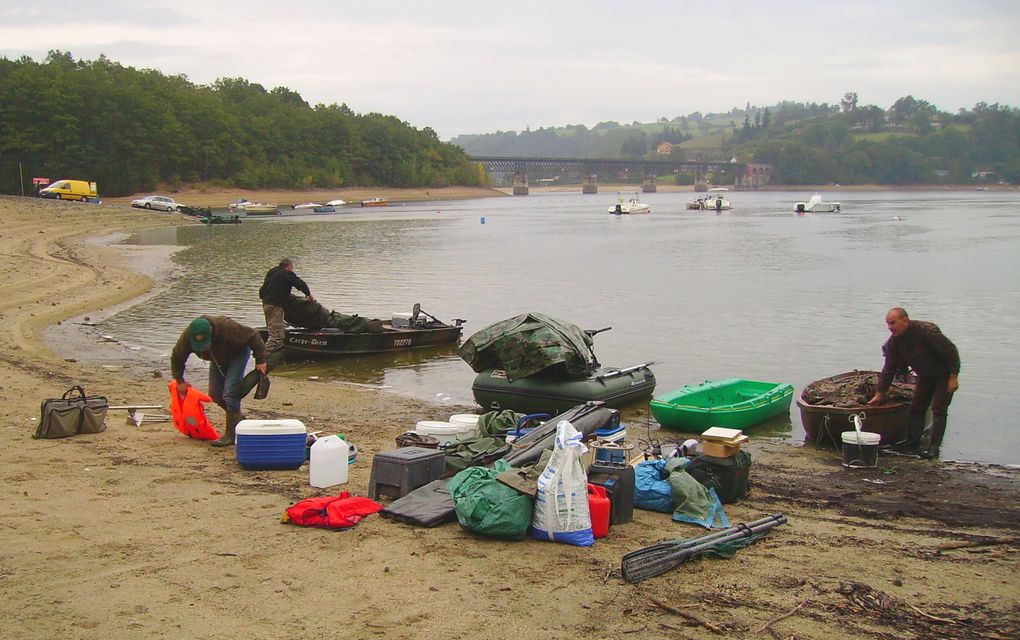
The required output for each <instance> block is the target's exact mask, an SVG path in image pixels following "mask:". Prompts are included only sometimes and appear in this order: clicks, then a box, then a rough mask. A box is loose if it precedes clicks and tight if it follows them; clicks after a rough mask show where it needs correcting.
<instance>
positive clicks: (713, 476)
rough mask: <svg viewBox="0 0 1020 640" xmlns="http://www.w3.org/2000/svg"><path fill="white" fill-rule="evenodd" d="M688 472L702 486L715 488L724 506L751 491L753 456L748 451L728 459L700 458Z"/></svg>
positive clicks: (689, 465)
mask: <svg viewBox="0 0 1020 640" xmlns="http://www.w3.org/2000/svg"><path fill="white" fill-rule="evenodd" d="M686 470H687V473H689V474H691V476H693V477H694V479H695V480H697V481H698V482H700V483H701V484H703V485H705V486H706V487H711V488H714V489H715V492H716V494H717V495H718V496H719V501H720V502H722V503H723V504H729V503H730V502H736V501H737V500H740V499H742V498H743V497H744V496H746V495H747V492H748V491H750V490H751V474H750V470H751V454H750V453H748V452H746V451H738V452H736V453H735V454H733V455H732V456H729V457H728V458H717V457H715V456H704V455H703V456H698V457H697V458H694V459H693V460H691V462H690V464H688V465H687V467H686Z"/></svg>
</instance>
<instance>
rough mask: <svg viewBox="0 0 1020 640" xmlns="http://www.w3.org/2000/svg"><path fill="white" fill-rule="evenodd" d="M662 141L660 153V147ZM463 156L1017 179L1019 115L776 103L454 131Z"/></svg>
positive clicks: (863, 179) (997, 109)
mask: <svg viewBox="0 0 1020 640" xmlns="http://www.w3.org/2000/svg"><path fill="white" fill-rule="evenodd" d="M663 141H665V142H670V143H672V146H669V148H668V150H665V149H660V143H661V142H663ZM453 142H454V143H456V144H458V145H460V146H461V147H463V148H464V149H465V150H466V151H467V152H468V153H469V154H472V155H496V156H546V157H576V158H627V157H630V158H661V157H662V155H660V154H661V153H668V154H669V156H670V157H671V158H673V159H686V160H728V159H730V158H733V157H736V158H737V159H739V160H741V161H745V162H762V163H769V164H772V165H773V172H772V182H773V183H778V184H826V183H840V184H867V183H873V184H938V183H952V184H966V183H982V182H998V181H1000V180H1002V181H1006V182H1010V183H1013V184H1016V183H1020V110H1017V109H1015V108H1011V107H1007V106H1002V105H997V104H992V105H988V104H985V103H979V104H978V105H976V106H975V107H974V108H973V109H970V110H963V109H961V110H960V111H959V112H957V113H955V114H950V113H945V112H941V111H939V110H938V109H937V108H936V107H935V106H934V105H932V104H930V103H928V102H926V101H924V100H918V99H915V98H914V97H912V96H906V97H904V98H900V99H899V100H897V101H896V102H895V103H894V104H893V105H891V106H890V107H888V108H881V107H877V106H874V105H867V106H859V105H858V101H857V95H856V94H854V93H847V94H846V95H844V97H843V99H842V100H840V102H839V104H833V105H829V104H824V103H823V104H814V103H810V104H802V103H795V102H781V103H779V104H777V105H773V106H771V107H751V106H750V105H747V106H746V107H745V108H743V109H736V108H735V109H733V110H732V111H730V112H728V113H725V114H705V115H703V114H701V113H699V112H695V113H692V114H690V115H687V116H679V117H676V118H673V119H667V118H661V119H659V120H658V121H657V122H654V123H637V122H634V123H632V124H630V125H620V124H618V123H616V122H602V123H599V124H598V125H596V126H595V127H593V128H591V129H588V128H586V127H584V126H583V125H568V126H565V127H549V128H544V129H538V130H536V131H530V130H528V131H524V132H521V133H517V132H513V131H511V132H502V131H500V132H497V133H492V134H481V135H464V136H459V137H457V138H455V139H454V140H453Z"/></svg>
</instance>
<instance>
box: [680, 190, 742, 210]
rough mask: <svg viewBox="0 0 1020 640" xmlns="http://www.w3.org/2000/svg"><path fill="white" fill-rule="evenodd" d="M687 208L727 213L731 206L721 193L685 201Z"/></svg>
mask: <svg viewBox="0 0 1020 640" xmlns="http://www.w3.org/2000/svg"><path fill="white" fill-rule="evenodd" d="M687 208H688V209H696V210H700V211H729V210H730V209H732V208H733V205H732V204H730V201H729V200H727V199H726V197H725V196H723V195H722V194H721V193H715V194H712V195H708V196H698V197H697V198H691V199H690V200H688V201H687Z"/></svg>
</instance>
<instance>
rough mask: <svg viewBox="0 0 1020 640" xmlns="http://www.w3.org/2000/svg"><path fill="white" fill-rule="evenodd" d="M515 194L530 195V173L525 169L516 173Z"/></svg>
mask: <svg viewBox="0 0 1020 640" xmlns="http://www.w3.org/2000/svg"><path fill="white" fill-rule="evenodd" d="M514 195H515V196H526V195H528V174H526V173H524V172H523V171H518V172H517V173H515V174H514Z"/></svg>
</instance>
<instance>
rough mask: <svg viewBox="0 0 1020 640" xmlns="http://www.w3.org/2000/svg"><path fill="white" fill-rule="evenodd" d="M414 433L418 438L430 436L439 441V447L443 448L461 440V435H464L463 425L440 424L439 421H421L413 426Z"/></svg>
mask: <svg viewBox="0 0 1020 640" xmlns="http://www.w3.org/2000/svg"><path fill="white" fill-rule="evenodd" d="M414 432H415V433H417V434H418V435H420V436H432V437H433V438H435V439H437V440H439V445H440V446H443V445H446V444H449V443H451V442H457V441H458V440H461V439H462V437H461V434H462V433H464V425H460V424H454V423H453V422H440V421H439V420H422V421H421V422H418V423H417V424H415V426H414Z"/></svg>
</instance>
